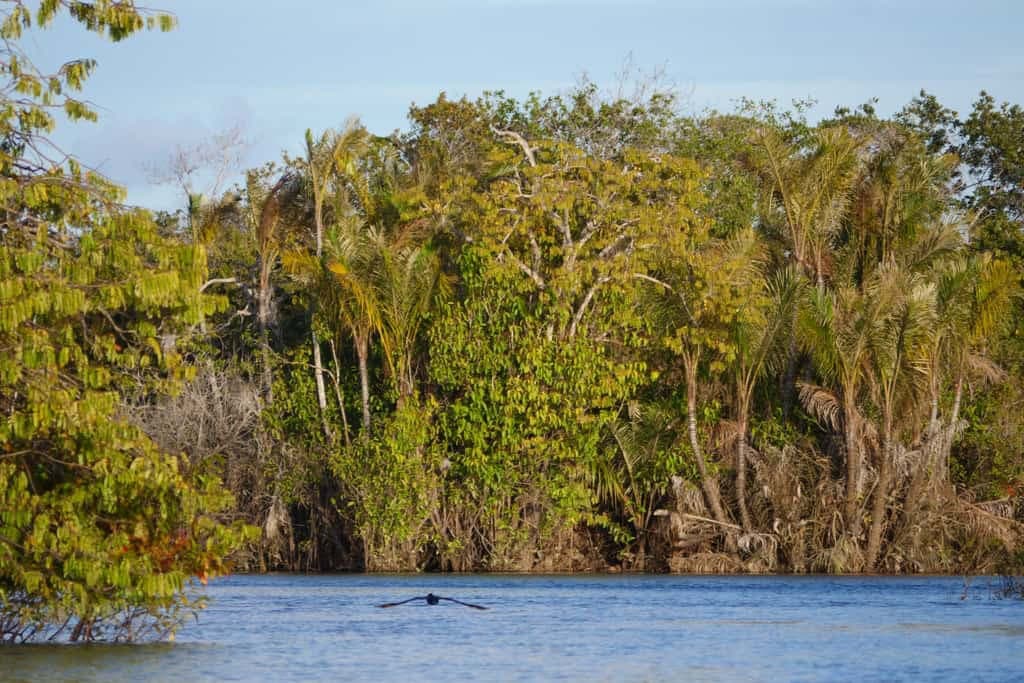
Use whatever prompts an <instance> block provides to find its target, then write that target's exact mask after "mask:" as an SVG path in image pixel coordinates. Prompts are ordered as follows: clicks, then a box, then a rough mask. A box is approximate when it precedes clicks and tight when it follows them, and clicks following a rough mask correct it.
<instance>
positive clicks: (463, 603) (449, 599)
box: [438, 597, 489, 609]
mask: <svg viewBox="0 0 1024 683" xmlns="http://www.w3.org/2000/svg"><path fill="white" fill-rule="evenodd" d="M438 600H447V601H448V602H455V603H458V604H460V605H465V606H466V607H472V608H473V609H489V608H488V607H481V606H480V605H474V604H471V603H468V602H462V600H456V599H455V598H441V597H439V598H438Z"/></svg>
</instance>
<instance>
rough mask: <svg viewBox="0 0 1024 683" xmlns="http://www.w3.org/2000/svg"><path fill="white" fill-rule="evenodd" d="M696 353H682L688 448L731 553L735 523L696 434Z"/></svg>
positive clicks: (734, 545) (697, 356)
mask: <svg viewBox="0 0 1024 683" xmlns="http://www.w3.org/2000/svg"><path fill="white" fill-rule="evenodd" d="M698 359H699V355H698V354H697V353H693V354H684V355H683V364H684V366H685V370H686V423H687V431H688V433H689V437H690V448H691V449H693V457H694V460H695V461H696V463H697V471H698V472H700V480H701V489H702V490H703V492H704V498H705V500H706V501H707V504H708V508H709V509H710V510H711V514H712V517H713V518H714V520H715V521H716V522H718V524H719V525H720V526H721V527H722V529H723V532H724V535H725V544H726V548H727V549H728V550H729V552H731V553H735V552H737V547H736V539H735V538H734V536H733V534H732V533H731V532H730V531H729V529H730V528H732V527H735V525H734V524H733V523H732V522H730V521H729V519H728V517H726V514H725V508H724V507H723V506H722V495H721V493H720V491H719V488H718V481H717V480H716V479H715V478H714V477H712V476H711V474H710V473H709V472H708V465H707V462H706V461H705V460H704V449H703V448H701V445H700V439H699V437H698V435H697V361H698Z"/></svg>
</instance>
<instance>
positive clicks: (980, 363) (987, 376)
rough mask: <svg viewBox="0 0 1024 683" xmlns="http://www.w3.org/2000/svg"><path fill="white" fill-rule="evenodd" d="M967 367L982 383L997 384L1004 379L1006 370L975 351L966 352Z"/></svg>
mask: <svg viewBox="0 0 1024 683" xmlns="http://www.w3.org/2000/svg"><path fill="white" fill-rule="evenodd" d="M967 369H968V370H969V371H970V373H971V375H973V376H974V377H977V378H979V379H980V380H981V381H982V382H983V383H984V384H998V383H999V382H1002V381H1003V380H1005V379H1006V376H1007V375H1006V371H1005V370H1003V369H1002V368H1001V367H999V366H998V365H996V363H995V362H993V361H992V360H990V359H988V358H986V357H985V356H982V355H980V354H977V353H968V354H967Z"/></svg>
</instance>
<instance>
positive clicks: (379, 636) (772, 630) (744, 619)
mask: <svg viewBox="0 0 1024 683" xmlns="http://www.w3.org/2000/svg"><path fill="white" fill-rule="evenodd" d="M428 592H434V593H437V594H439V595H446V596H452V597H456V598H459V599H462V600H465V601H469V602H474V603H478V604H482V605H487V606H488V607H490V609H489V610H488V611H477V610H473V609H468V608H465V607H462V606H459V605H455V604H452V603H442V604H440V605H437V606H427V605H426V604H424V603H422V602H419V603H412V604H409V605H403V606H401V607H395V608H393V609H379V608H377V607H375V606H374V605H375V604H377V603H380V602H389V601H396V600H402V599H404V598H407V597H412V596H415V595H425V594H426V593H428ZM208 595H209V596H210V598H211V605H210V607H209V609H207V610H206V611H205V612H203V613H202V615H201V617H200V620H199V622H198V623H190V624H188V625H186V626H185V627H184V629H183V630H182V631H180V632H179V634H178V638H177V641H176V642H174V643H161V644H151V645H90V646H21V647H8V648H0V680H3V681H83V682H84V681H104V682H106V681H176V682H180V681H264V680H265V681H340V680H352V681H410V680H438V681H476V680H480V681H550V680H554V681H862V680H863V681H894V680H907V681H967V680H972V681H973V680H980V681H1020V680H1024V656H1022V655H1024V649H1022V645H1024V602H1020V601H1015V600H999V599H994V598H993V597H992V595H991V587H990V586H989V584H988V582H987V580H976V581H975V582H973V583H972V584H971V586H970V588H969V589H968V590H967V592H966V595H965V591H964V581H963V580H962V579H958V578H936V577H910V578H880V577H869V578H861V577H857V578H853V577H703V576H701V577H680V576H608V577H603V576H556V577H550V576H544V577H533V576H530V577H525V576H504V575H499V576H494V575H414V576H390V575H385V576H381V575H375V576H362V575H359V576H351V575H345V576H292V575H274V576H235V577H229V578H226V579H221V580H218V581H215V582H213V583H211V585H210V586H209V587H208Z"/></svg>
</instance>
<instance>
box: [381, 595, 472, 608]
mask: <svg viewBox="0 0 1024 683" xmlns="http://www.w3.org/2000/svg"><path fill="white" fill-rule="evenodd" d="M413 600H426V601H427V604H428V605H436V604H437V603H439V602H441V601H442V600H447V601H448V602H454V603H455V604H457V605H464V606H466V607H472V608H473V609H488V608H487V607H481V606H480V605H473V604H471V603H468V602H462V600H456V599H455V598H443V597H441V596H440V595H434V594H433V593H427V594H426V595H417V596H416V597H415V598H409V599H408V600H402V601H400V602H385V603H384V604H383V605H377V607H397V606H399V605H404V604H405V603H407V602H412V601H413Z"/></svg>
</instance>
